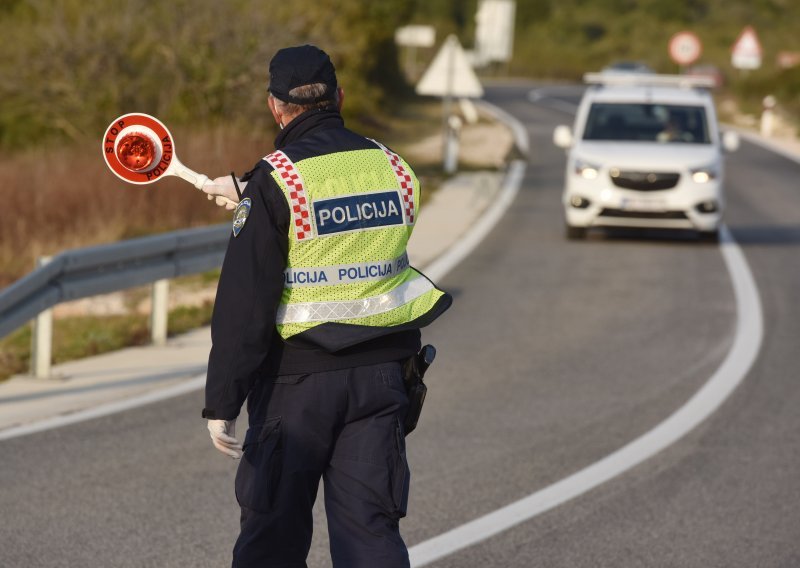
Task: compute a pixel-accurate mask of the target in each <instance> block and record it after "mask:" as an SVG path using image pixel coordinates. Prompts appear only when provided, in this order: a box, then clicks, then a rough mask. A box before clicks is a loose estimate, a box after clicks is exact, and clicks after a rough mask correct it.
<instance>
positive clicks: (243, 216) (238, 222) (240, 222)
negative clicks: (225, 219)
mask: <svg viewBox="0 0 800 568" xmlns="http://www.w3.org/2000/svg"><path fill="white" fill-rule="evenodd" d="M252 206H253V202H252V201H250V198H249V197H245V198H244V199H242V200H241V201H240V202H239V205H237V206H236V211H234V212H233V236H234V237H238V236H239V233H241V232H242V228H243V227H244V224H245V223H246V222H247V216H248V215H250V208H251V207H252Z"/></svg>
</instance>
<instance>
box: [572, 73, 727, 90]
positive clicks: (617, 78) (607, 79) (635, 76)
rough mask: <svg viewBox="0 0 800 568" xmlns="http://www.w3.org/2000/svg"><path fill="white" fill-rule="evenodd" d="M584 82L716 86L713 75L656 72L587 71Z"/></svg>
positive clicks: (692, 86)
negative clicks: (662, 73) (701, 75)
mask: <svg viewBox="0 0 800 568" xmlns="http://www.w3.org/2000/svg"><path fill="white" fill-rule="evenodd" d="M583 82H584V83H587V84H589V85H606V86H611V85H615V86H623V85H624V86H628V87H680V88H684V89H692V88H704V89H710V88H712V87H714V86H715V83H714V78H713V77H694V76H691V75H657V74H655V73H586V74H585V75H584V76H583Z"/></svg>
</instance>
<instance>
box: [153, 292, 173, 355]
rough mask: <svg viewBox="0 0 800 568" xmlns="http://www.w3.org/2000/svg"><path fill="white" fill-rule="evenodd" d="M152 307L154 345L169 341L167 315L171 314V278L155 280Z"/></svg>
mask: <svg viewBox="0 0 800 568" xmlns="http://www.w3.org/2000/svg"><path fill="white" fill-rule="evenodd" d="M151 304H152V307H151V309H150V337H151V338H152V340H153V345H165V344H166V343H167V316H168V315H169V280H156V281H155V282H153V298H152V302H151Z"/></svg>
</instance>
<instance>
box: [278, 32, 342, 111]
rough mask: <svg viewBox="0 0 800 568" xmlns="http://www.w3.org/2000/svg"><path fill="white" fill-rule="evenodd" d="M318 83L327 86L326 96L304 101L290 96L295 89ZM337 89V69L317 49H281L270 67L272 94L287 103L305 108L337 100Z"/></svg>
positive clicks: (302, 47) (302, 46)
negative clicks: (313, 104)
mask: <svg viewBox="0 0 800 568" xmlns="http://www.w3.org/2000/svg"><path fill="white" fill-rule="evenodd" d="M315 83H322V84H324V85H326V86H327V89H326V90H325V93H324V94H323V95H321V96H318V97H315V98H310V99H303V98H298V97H293V96H291V95H290V94H289V91H291V90H292V89H295V88H297V87H304V86H305V85H313V84H315ZM336 87H337V83H336V69H334V67H333V63H332V62H331V58H330V57H328V54H327V53H325V52H324V51H322V50H321V49H320V48H318V47H316V46H313V45H301V46H297V47H286V48H284V49H280V50H278V52H277V53H276V54H275V56H274V57H273V58H272V61H270V63H269V92H270V93H271V94H272V96H274V97H275V98H278V99H280V100H282V101H284V102H287V103H294V104H298V105H303V104H312V103H318V102H320V101H326V100H333V96H334V95H333V93H334V92H335V91H336Z"/></svg>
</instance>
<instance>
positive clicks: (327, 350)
mask: <svg viewBox="0 0 800 568" xmlns="http://www.w3.org/2000/svg"><path fill="white" fill-rule="evenodd" d="M275 148H276V149H278V150H281V151H283V152H284V153H285V154H286V155H287V156H288V157H289V159H291V160H292V161H293V162H297V161H299V160H302V159H305V158H309V157H312V156H319V155H324V154H330V153H333V152H345V151H351V150H363V149H373V148H375V145H374V143H373V142H371V141H369V140H368V139H366V138H364V137H362V136H359V135H358V134H355V133H354V132H351V131H350V130H348V129H346V128H345V127H344V122H343V120H342V117H341V115H340V114H339V113H338V112H336V111H335V110H332V109H324V110H320V109H317V110H312V111H308V112H306V113H303V114H301V115H300V116H298V117H297V118H295V119H294V120H293V121H292V122H291V123H290V124H289V125H287V127H286V128H285V129H284V130H282V131H281V133H280V134H279V135H278V137H277V138H276V140H275ZM271 172H272V167H271V166H270V165H269V164H268V163H267V162H265V161H264V160H260V161H259V162H258V164H256V166H255V167H254V168H253V169H252V170H251V171H250V172H248V173H247V174H245V175H244V176H243V177H242V181H247V182H248V184H247V187H246V189H245V192H244V195H243V197H249V198H250V199H251V200H252V208H251V210H250V214H249V216H248V218H247V220H246V222H245V225H244V227H243V228H242V230H241V232H240V233H239V235H238V236H237V237H235V238H234V237H233V236H231V238H230V241H229V242H228V249H227V252H226V253H225V260H224V262H223V265H222V273H221V275H220V279H219V286H218V288H217V297H216V302H215V304H214V314H213V316H212V321H211V342H212V348H211V354H210V355H209V360H208V377H207V380H206V402H205V408H204V410H203V417H204V418H211V419H220V420H232V419H233V418H236V417H237V416H238V415H239V411H240V409H241V407H242V404H243V403H244V401H245V399H246V398H247V394H248V392H249V391H250V389H251V387H252V385H253V383H254V381H256V380H259V378H261V377H269V376H275V375H286V374H297V373H312V372H319V371H330V370H336V369H344V368H349V367H358V366H361V365H370V364H375V363H382V362H387V361H397V360H401V359H405V358H407V357H409V356H410V355H412V354H413V353H415V352H416V351H418V350H419V348H420V332H419V328H421V327H424V326H426V325H428V324H429V323H431V322H432V321H433V320H434V319H436V318H437V317H438V316H439V315H441V313H442V312H444V311H445V310H446V309H447V308H448V307H450V304H451V303H452V298H451V297H450V296H449V295H448V294H445V295H444V296H443V297H442V298H441V299H440V300H439V301H438V303H437V304H436V305H435V306H434V308H433V309H432V310H430V311H429V312H428V313H427V314H425V315H424V316H423V317H421V318H419V319H418V320H415V321H413V322H410V323H408V324H405V325H402V326H397V327H390V328H380V327H368V326H359V325H347V324H337V323H324V324H321V325H318V326H316V327H314V328H312V329H310V330H308V331H306V332H303V333H300V334H298V335H295V336H293V337H292V338H290V339H289V340H288V341H284V340H283V339H282V338H281V337H280V334H278V333H277V329H276V327H275V316H276V311H277V308H278V305H279V304H280V299H281V295H282V292H283V272H284V270H285V268H286V259H287V255H288V250H289V237H288V233H289V222H290V213H289V206H288V204H287V203H286V198H285V197H284V195H283V192H282V191H281V189H280V187H278V185H277V184H276V183H275V181H274V180H273V179H272V176H271Z"/></svg>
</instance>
